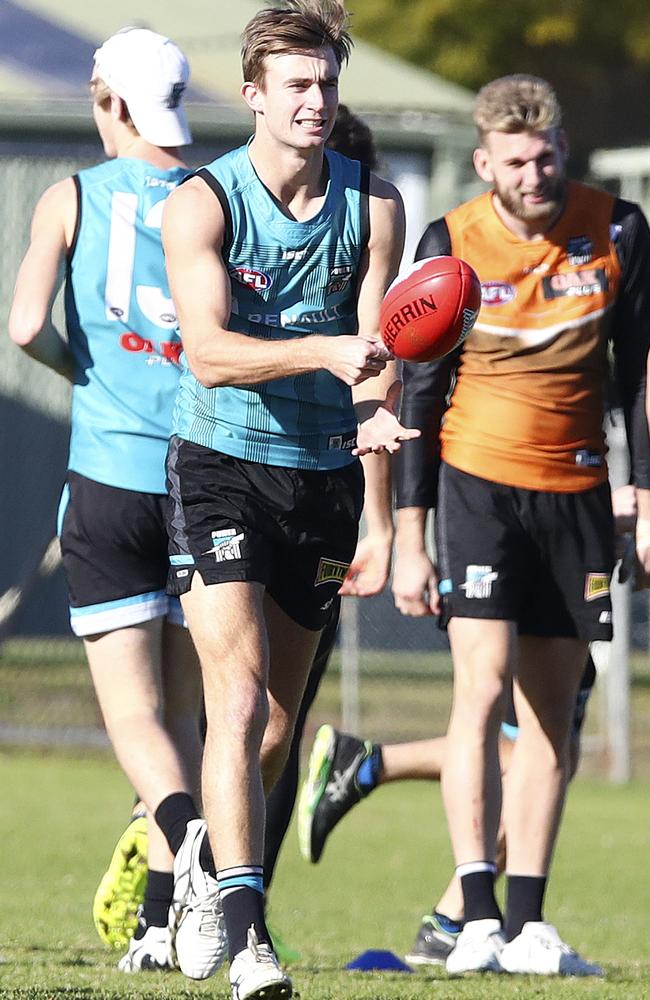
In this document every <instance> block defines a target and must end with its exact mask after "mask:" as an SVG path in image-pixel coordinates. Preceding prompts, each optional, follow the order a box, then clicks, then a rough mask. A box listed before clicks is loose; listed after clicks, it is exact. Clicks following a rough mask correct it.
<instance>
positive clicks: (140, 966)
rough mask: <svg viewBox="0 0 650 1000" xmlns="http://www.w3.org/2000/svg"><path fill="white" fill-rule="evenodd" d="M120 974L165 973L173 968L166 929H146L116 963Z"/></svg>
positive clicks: (132, 941)
mask: <svg viewBox="0 0 650 1000" xmlns="http://www.w3.org/2000/svg"><path fill="white" fill-rule="evenodd" d="M117 967H118V969H119V970H120V972H167V971H169V970H170V969H173V968H175V965H174V960H173V955H172V948H171V935H170V933H169V928H168V927H147V929H146V931H145V933H144V934H143V935H142V937H141V938H138V939H137V940H136V939H135V938H134V937H132V938H131V940H130V941H129V950H128V951H127V953H126V954H125V955H122V958H121V959H120V960H119V962H118V963H117Z"/></svg>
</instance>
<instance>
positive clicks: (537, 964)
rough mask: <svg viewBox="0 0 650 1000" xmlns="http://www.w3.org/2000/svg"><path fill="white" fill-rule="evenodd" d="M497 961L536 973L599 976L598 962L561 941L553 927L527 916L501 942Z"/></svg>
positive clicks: (514, 969)
mask: <svg viewBox="0 0 650 1000" xmlns="http://www.w3.org/2000/svg"><path fill="white" fill-rule="evenodd" d="M499 961H500V962H501V966H502V968H503V970H504V971H505V972H518V973H524V974H525V973H532V974H533V975H538V976H603V975H604V972H603V970H602V969H601V968H600V966H599V965H593V964H592V963H591V962H587V961H585V959H584V958H581V957H580V955H578V953H577V952H575V951H574V950H573V948H570V947H569V945H568V944H565V943H564V941H563V940H562V938H561V937H560V935H559V934H558V932H557V930H556V929H555V927H553V925H552V924H546V923H543V922H542V921H537V920H535V921H533V920H530V921H529V922H528V923H526V924H524V926H523V928H522V930H521V933H520V934H518V935H517V937H516V938H513V939H512V941H508V943H507V944H506V945H505V946H504V948H503V951H502V952H501V955H500V956H499Z"/></svg>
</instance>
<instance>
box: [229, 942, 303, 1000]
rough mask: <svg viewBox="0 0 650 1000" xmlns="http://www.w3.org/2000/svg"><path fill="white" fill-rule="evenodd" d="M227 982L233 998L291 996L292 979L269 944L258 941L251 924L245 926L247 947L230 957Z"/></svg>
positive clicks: (280, 998)
mask: <svg viewBox="0 0 650 1000" xmlns="http://www.w3.org/2000/svg"><path fill="white" fill-rule="evenodd" d="M230 985H231V987H232V1000H286V998H287V997H291V996H293V987H292V985H291V980H290V979H289V977H288V976H287V974H286V972H284V970H283V969H282V968H281V967H280V965H279V964H278V960H277V958H276V957H275V955H274V954H273V950H272V948H271V946H270V945H269V944H267V943H266V942H265V941H263V942H262V943H261V944H260V943H259V942H258V940H257V935H256V933H255V930H254V928H253V927H252V926H251V927H249V928H248V935H247V939H246V947H245V948H244V949H243V951H239V952H237V954H236V955H235V957H234V958H233V960H232V964H231V966H230Z"/></svg>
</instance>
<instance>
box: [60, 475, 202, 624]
mask: <svg viewBox="0 0 650 1000" xmlns="http://www.w3.org/2000/svg"><path fill="white" fill-rule="evenodd" d="M166 511H167V497H166V496H165V495H164V494H157V493H140V492H138V491H136V490H125V489H120V488H119V487H117V486H107V485H106V484H105V483H98V482H95V480H94V479H87V478H86V477H85V476H81V475H79V474H78V473H77V472H69V473H68V480H67V483H66V486H65V489H64V492H63V496H62V498H61V505H60V508H59V535H60V536H61V554H62V557H63V569H64V571H65V575H66V579H67V583H68V593H69V597H70V624H71V627H72V630H73V632H74V633H75V635H79V636H86V635H97V634H99V633H101V632H112V631H114V630H115V629H119V628H126V627H128V626H130V625H138V624H141V623H143V622H146V621H151V620H152V619H154V618H168V619H169V621H171V622H172V624H175V625H182V624H183V614H182V612H181V609H180V605H179V602H178V600H177V599H174V598H170V597H169V596H168V595H167V593H166V592H165V586H166V582H167V571H168V568H169V561H168V558H167V531H166V527H165V520H166V517H165V515H166Z"/></svg>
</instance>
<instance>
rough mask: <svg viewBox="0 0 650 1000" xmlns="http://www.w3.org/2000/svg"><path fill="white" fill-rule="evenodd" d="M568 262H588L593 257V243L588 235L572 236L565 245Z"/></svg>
mask: <svg viewBox="0 0 650 1000" xmlns="http://www.w3.org/2000/svg"><path fill="white" fill-rule="evenodd" d="M566 255H567V260H568V261H569V264H589V263H590V262H591V261H592V260H593V257H594V245H593V243H592V241H591V240H590V239H589V237H588V236H572V237H571V238H570V239H569V241H568V243H567V245H566Z"/></svg>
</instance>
